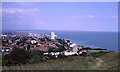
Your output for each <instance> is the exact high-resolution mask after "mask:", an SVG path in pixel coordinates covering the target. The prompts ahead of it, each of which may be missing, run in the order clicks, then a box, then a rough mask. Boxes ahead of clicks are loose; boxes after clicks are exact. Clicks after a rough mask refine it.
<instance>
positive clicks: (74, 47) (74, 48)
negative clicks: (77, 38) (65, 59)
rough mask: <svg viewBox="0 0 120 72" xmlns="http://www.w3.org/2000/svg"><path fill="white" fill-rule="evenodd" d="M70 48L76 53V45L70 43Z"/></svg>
mask: <svg viewBox="0 0 120 72" xmlns="http://www.w3.org/2000/svg"><path fill="white" fill-rule="evenodd" d="M70 47H71V48H73V52H77V51H78V48H77V44H75V43H72V44H71V45H70Z"/></svg>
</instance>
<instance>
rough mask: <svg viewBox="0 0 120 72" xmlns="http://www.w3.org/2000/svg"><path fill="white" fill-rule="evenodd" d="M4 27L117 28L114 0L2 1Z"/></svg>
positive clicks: (116, 7) (97, 29)
mask: <svg viewBox="0 0 120 72" xmlns="http://www.w3.org/2000/svg"><path fill="white" fill-rule="evenodd" d="M2 12H3V13H2V28H3V29H5V30H83V31H117V30H118V17H117V16H118V3H117V2H29V3H27V2H8V3H7V2H3V3H2Z"/></svg>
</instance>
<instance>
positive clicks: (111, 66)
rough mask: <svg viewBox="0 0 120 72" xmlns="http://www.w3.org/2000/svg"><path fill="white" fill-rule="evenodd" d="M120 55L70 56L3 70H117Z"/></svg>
mask: <svg viewBox="0 0 120 72" xmlns="http://www.w3.org/2000/svg"><path fill="white" fill-rule="evenodd" d="M118 68H119V67H118V53H115V52H109V53H107V54H104V55H102V56H100V57H97V58H94V57H92V56H69V57H65V58H60V59H55V60H51V61H47V62H41V63H36V64H27V65H21V66H10V67H3V70H116V69H118Z"/></svg>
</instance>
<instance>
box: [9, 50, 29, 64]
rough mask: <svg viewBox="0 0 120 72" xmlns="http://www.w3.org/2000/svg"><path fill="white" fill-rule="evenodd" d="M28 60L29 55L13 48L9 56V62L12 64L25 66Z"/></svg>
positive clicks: (24, 51)
mask: <svg viewBox="0 0 120 72" xmlns="http://www.w3.org/2000/svg"><path fill="white" fill-rule="evenodd" d="M28 59H30V53H29V52H28V51H26V50H25V49H20V48H14V49H13V50H12V51H11V53H10V54H9V61H10V62H11V63H12V64H25V63H27V61H28Z"/></svg>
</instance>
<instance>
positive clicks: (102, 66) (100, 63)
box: [92, 58, 106, 70]
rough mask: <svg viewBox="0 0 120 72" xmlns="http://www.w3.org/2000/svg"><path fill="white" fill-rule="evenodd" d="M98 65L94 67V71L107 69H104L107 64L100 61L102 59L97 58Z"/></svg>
mask: <svg viewBox="0 0 120 72" xmlns="http://www.w3.org/2000/svg"><path fill="white" fill-rule="evenodd" d="M96 61H97V62H96V64H95V65H94V66H92V69H99V70H101V69H105V68H104V67H105V66H106V64H105V62H104V61H103V60H102V59H100V58H96Z"/></svg>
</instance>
